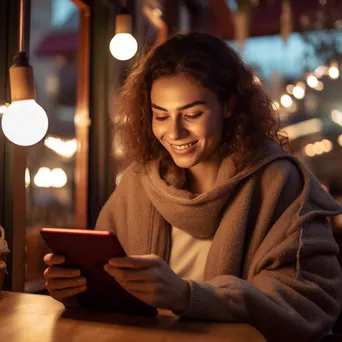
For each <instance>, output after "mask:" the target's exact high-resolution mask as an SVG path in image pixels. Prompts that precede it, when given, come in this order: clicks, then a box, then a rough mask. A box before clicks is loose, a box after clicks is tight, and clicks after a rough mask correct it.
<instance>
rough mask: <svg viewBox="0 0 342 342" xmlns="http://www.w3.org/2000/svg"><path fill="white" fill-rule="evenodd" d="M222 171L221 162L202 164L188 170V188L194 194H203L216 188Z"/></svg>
mask: <svg viewBox="0 0 342 342" xmlns="http://www.w3.org/2000/svg"><path fill="white" fill-rule="evenodd" d="M219 169H220V161H219V160H215V161H210V162H207V163H205V162H202V163H200V164H198V165H196V166H194V167H192V168H190V169H188V170H187V175H186V187H187V190H189V191H190V192H192V193H194V194H202V193H204V192H207V191H210V190H211V189H213V188H214V186H215V183H216V179H217V175H218V172H219Z"/></svg>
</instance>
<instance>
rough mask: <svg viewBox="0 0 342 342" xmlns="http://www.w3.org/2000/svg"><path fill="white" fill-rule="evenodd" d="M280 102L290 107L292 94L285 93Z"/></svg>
mask: <svg viewBox="0 0 342 342" xmlns="http://www.w3.org/2000/svg"><path fill="white" fill-rule="evenodd" d="M280 103H281V104H282V105H283V106H284V107H285V108H288V107H290V106H291V105H292V103H293V100H292V98H291V96H289V95H287V94H285V95H283V96H282V97H281V98H280Z"/></svg>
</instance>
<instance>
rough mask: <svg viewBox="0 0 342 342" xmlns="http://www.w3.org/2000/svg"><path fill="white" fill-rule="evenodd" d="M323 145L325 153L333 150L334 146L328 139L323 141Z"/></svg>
mask: <svg viewBox="0 0 342 342" xmlns="http://www.w3.org/2000/svg"><path fill="white" fill-rule="evenodd" d="M322 145H323V151H324V152H326V153H327V152H331V151H332V149H333V144H332V142H331V141H330V140H328V139H323V140H322Z"/></svg>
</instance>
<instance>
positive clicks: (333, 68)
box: [329, 61, 340, 80]
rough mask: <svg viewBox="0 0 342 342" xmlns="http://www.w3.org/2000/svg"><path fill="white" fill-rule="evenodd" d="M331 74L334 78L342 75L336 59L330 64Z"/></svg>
mask: <svg viewBox="0 0 342 342" xmlns="http://www.w3.org/2000/svg"><path fill="white" fill-rule="evenodd" d="M329 76H330V78H332V79H333V80H336V79H338V78H339V76H340V72H339V70H338V63H337V62H336V61H332V62H331V64H330V68H329Z"/></svg>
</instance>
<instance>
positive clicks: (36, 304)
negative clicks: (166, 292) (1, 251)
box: [0, 291, 265, 342]
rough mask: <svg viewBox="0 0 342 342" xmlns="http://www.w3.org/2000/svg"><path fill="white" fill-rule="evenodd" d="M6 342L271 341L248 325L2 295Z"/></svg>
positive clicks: (0, 316)
mask: <svg viewBox="0 0 342 342" xmlns="http://www.w3.org/2000/svg"><path fill="white" fill-rule="evenodd" d="M0 340H1V341H4V342H22V341H25V342H31V341H32V342H37V341H39V342H78V341H80V342H87V341H92V342H93V341H94V342H104V341H108V342H116V341H120V342H121V341H122V342H144V341H146V342H175V341H176V342H183V341H184V342H185V341H186V342H192V341H195V342H201V341H205V342H212V341H226V342H229V341H238V342H242V341H246V342H247V341H248V342H250V341H253V342H259V341H260V342H261V341H265V339H264V338H263V337H262V335H261V334H260V333H259V332H258V331H257V330H256V329H254V328H253V327H252V326H250V325H247V324H232V323H217V322H205V321H200V320H188V319H181V320H180V319H179V318H178V317H177V316H174V315H172V313H171V312H169V311H166V310H162V311H160V314H159V315H158V316H157V317H156V318H146V317H138V316H128V315H118V314H111V313H94V312H90V311H85V310H82V309H68V310H65V309H64V306H63V305H62V304H61V303H59V302H57V301H55V300H54V299H52V298H51V297H49V296H43V295H34V294H26V293H16V292H5V291H3V292H2V294H1V295H0Z"/></svg>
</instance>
